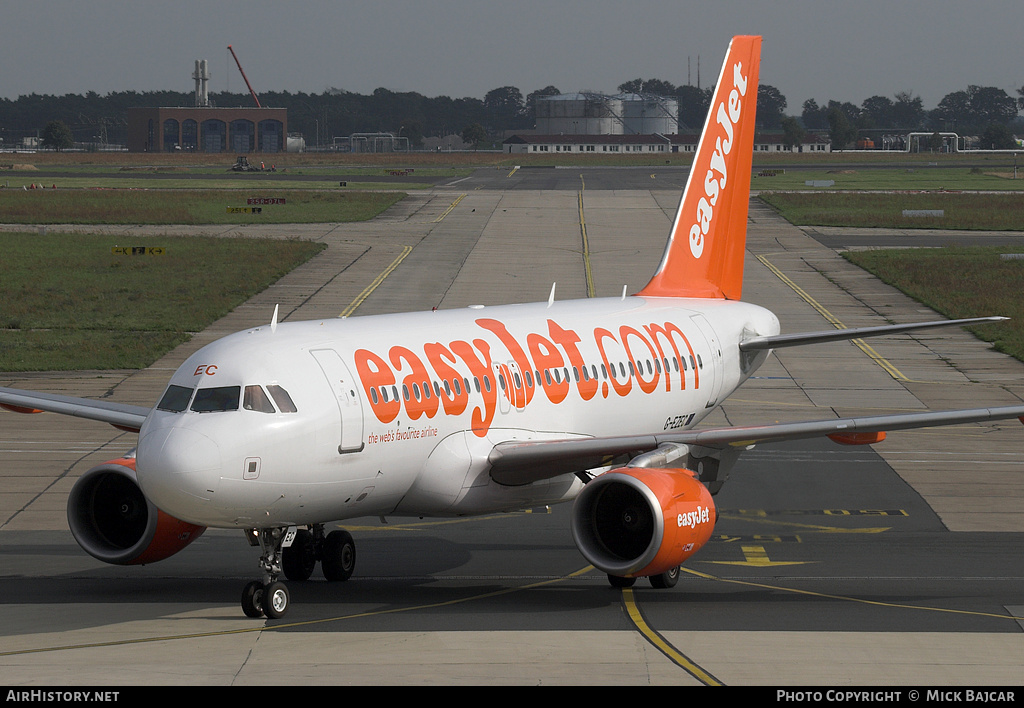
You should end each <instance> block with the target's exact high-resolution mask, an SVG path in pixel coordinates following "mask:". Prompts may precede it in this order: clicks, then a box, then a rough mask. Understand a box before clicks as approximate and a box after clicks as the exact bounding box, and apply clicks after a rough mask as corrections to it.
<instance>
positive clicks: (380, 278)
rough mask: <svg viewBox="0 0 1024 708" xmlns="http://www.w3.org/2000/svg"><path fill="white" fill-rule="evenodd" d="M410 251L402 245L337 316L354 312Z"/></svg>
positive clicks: (410, 249) (344, 315)
mask: <svg viewBox="0 0 1024 708" xmlns="http://www.w3.org/2000/svg"><path fill="white" fill-rule="evenodd" d="M461 198H462V197H459V199H461ZM410 253H412V246H403V247H402V252H401V253H400V254H399V255H398V258H396V259H395V260H393V261H391V265H389V266H388V267H387V268H385V269H384V270H382V271H381V273H380V275H378V276H377V277H376V278H374V279H373V282H372V283H370V284H369V285H367V286H366V287H365V288H363V292H361V293H359V295H357V296H356V299H355V300H353V301H352V302H350V303H349V304H348V307H346V308H345V309H344V310H342V313H341V314H340V315H338V317H348V316H349V315H351V314H352V313H353V312H355V310H356V308H357V307H359V306H360V305H362V304H363V301H364V300H365V299H366V298H368V297H370V293H372V292H373V291H374V290H376V289H377V287H378V286H379V285H380V284H381V283H383V282H384V279H385V278H387V277H388V276H389V275H391V273H392V272H393V271H394V270H395V268H397V267H398V265H399V264H400V263H401V262H402V261H404V260H405V257H406V256H408V255H409V254H410Z"/></svg>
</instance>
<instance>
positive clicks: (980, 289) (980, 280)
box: [844, 246, 1024, 360]
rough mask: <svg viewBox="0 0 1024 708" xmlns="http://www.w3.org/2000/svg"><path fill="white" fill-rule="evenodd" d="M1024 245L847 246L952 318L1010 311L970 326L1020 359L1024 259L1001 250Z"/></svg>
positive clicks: (856, 259) (863, 263)
mask: <svg viewBox="0 0 1024 708" xmlns="http://www.w3.org/2000/svg"><path fill="white" fill-rule="evenodd" d="M1014 252H1024V246H1022V247H1020V248H1017V249H1013V248H1006V247H998V248H996V247H987V248H986V247H972V248H926V249H922V248H911V249H898V250H897V249H880V250H872V251H850V252H847V253H845V254H844V255H845V256H846V258H847V259H849V260H850V261H851V262H853V263H855V264H857V265H858V266H860V267H861V268H864V269H865V270H867V271H869V272H870V273H873V274H874V275H876V276H877V277H879V278H880V279H882V280H883V281H885V282H886V283H889V284H890V285H893V286H894V287H897V288H899V289H900V290H902V291H903V292H905V293H907V294H908V295H910V296H911V297H913V298H914V299H915V300H918V301H919V302H921V303H923V304H925V305H927V306H928V307H931V308H932V309H934V310H936V311H937V312H941V313H942V314H943V315H946V316H947V317H949V318H951V319H958V318H961V317H987V316H990V315H1001V316H1003V317H1009V318H1010V320H1009V321H1008V322H1000V323H996V324H991V325H983V326H981V327H972V328H971V331H973V332H974V333H975V334H977V335H978V337H980V338H981V339H983V340H984V341H987V342H992V343H993V345H994V346H995V348H996V349H997V350H999V351H1001V352H1004V353H1006V354H1009V355H1011V356H1013V357H1016V358H1017V359H1021V360H1024V299H1022V298H1021V296H1020V293H1021V292H1022V291H1024V260H1003V259H1001V258H1000V254H1001V253H1014Z"/></svg>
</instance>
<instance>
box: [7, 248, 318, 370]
mask: <svg viewBox="0 0 1024 708" xmlns="http://www.w3.org/2000/svg"><path fill="white" fill-rule="evenodd" d="M113 245H115V244H114V243H113V240H112V238H111V237H109V236H82V235H67V234H36V233H0V263H3V278H2V279H0V302H2V303H3V308H2V311H0V371H36V370H75V369H122V368H126V369H133V368H143V367H145V366H148V365H149V364H151V363H152V362H153V361H154V360H155V359H157V358H158V357H159V356H161V355H162V354H163V353H165V352H166V351H168V350H170V349H171V348H173V347H174V346H177V345H178V344H180V343H181V342H184V341H186V340H187V339H188V338H189V337H190V336H191V333H194V332H198V331H201V330H203V329H204V328H206V327H207V326H208V325H209V324H210V323H211V322H213V321H214V320H216V319H218V318H220V317H222V316H223V315H225V314H227V313H228V312H230V311H231V310H232V309H233V308H235V307H237V306H238V305H239V304H241V303H243V302H245V301H246V300H248V299H249V298H250V297H252V296H253V295H255V294H256V293H258V292H260V291H261V290H263V289H264V288H266V287H267V286H268V285H270V284H271V283H272V282H274V281H275V280H277V279H278V278H280V277H281V276H283V275H285V274H286V273H288V272H289V271H290V270H292V269H293V268H295V267H296V266H298V265H300V264H301V263H303V262H305V261H306V260H308V259H309V258H311V257H312V256H314V255H315V254H317V253H319V252H320V251H321V250H322V249H323V248H324V246H323V245H322V244H317V243H312V242H309V241H298V240H292V241H289V240H271V239H228V238H218V239H212V238H167V237H160V238H159V239H141V238H135V239H133V245H153V246H162V247H164V248H165V249H166V254H165V255H161V256H123V255H115V254H113V253H112V252H111V248H112V246H113ZM243 264H244V267H243ZM268 318H269V313H268Z"/></svg>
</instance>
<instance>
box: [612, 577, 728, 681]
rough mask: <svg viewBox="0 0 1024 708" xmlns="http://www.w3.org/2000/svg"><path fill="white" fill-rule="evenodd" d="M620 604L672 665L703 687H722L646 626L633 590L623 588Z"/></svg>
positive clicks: (641, 632)
mask: <svg viewBox="0 0 1024 708" xmlns="http://www.w3.org/2000/svg"><path fill="white" fill-rule="evenodd" d="M622 602H623V603H624V604H625V605H626V613H627V614H628V615H629V619H630V620H631V621H632V622H633V625H634V626H635V627H636V628H637V630H638V631H639V632H640V634H642V635H643V636H644V638H645V639H646V640H647V641H649V642H650V643H651V644H653V645H654V647H655V648H656V649H657V650H658V651H660V652H661V653H662V654H664V655H665V656H666V657H668V659H669V660H670V661H671V662H672V663H674V664H675V665H676V666H678V667H680V668H681V669H683V670H684V671H685V672H686V673H688V674H690V675H691V676H693V677H694V678H695V679H697V680H698V681H700V682H701V683H703V684H704V685H705V686H721V685H723V684H722V682H721V681H719V680H718V679H717V678H715V677H714V676H712V675H711V674H709V673H708V672H707V671H705V670H704V669H702V668H701V667H699V666H697V664H695V663H693V661H691V660H690V658H689V657H687V656H686V655H685V654H683V653H682V652H681V651H679V650H678V649H676V648H675V647H674V646H672V645H671V644H669V643H668V642H667V641H666V640H665V638H664V637H662V636H661V635H660V634H658V633H657V632H655V631H654V630H653V629H651V627H650V625H648V624H647V620H645V619H644V616H643V615H642V614H641V613H640V608H639V607H637V604H636V599H635V598H634V597H633V588H624V589H623V590H622Z"/></svg>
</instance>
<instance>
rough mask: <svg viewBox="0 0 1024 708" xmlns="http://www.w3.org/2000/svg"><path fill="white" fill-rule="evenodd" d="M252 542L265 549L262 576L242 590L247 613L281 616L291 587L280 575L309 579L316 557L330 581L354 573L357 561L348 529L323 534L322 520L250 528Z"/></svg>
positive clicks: (261, 561)
mask: <svg viewBox="0 0 1024 708" xmlns="http://www.w3.org/2000/svg"><path fill="white" fill-rule="evenodd" d="M248 536H249V539H250V540H249V543H250V544H251V545H254V546H255V545H257V544H258V545H259V546H260V547H261V548H262V549H263V553H262V555H261V556H260V569H261V570H262V571H263V579H262V580H253V581H251V582H249V583H247V584H246V585H245V588H243V590H242V612H244V613H245V615H246V616H247V617H254V618H255V617H263V616H266V617H267V618H269V619H278V618H280V617H283V616H284V614H285V612H286V611H287V610H288V604H289V602H290V600H291V598H290V596H289V594H288V588H287V587H286V586H285V584H284V583H282V582H281V581H280V580H278V578H279V577H280V575H281V574H282V573H284V575H285V577H286V578H288V579H289V580H296V581H302V580H308V579H309V577H310V576H311V575H312V574H313V570H314V569H315V568H316V563H317V561H320V567H321V569H322V570H323V573H324V577H325V578H326V579H327V580H328V581H343V580H348V579H349V578H350V577H352V572H353V571H354V570H355V565H356V545H355V541H353V540H352V535H351V534H350V533H349V532H348V531H344V530H340V529H339V530H336V531H331V532H330V533H329V534H326V535H324V526H323V524H313V526H312V527H311V528H310V529H296V528H295V527H294V526H288V527H272V528H266V529H251V530H250V531H249V532H248Z"/></svg>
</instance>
